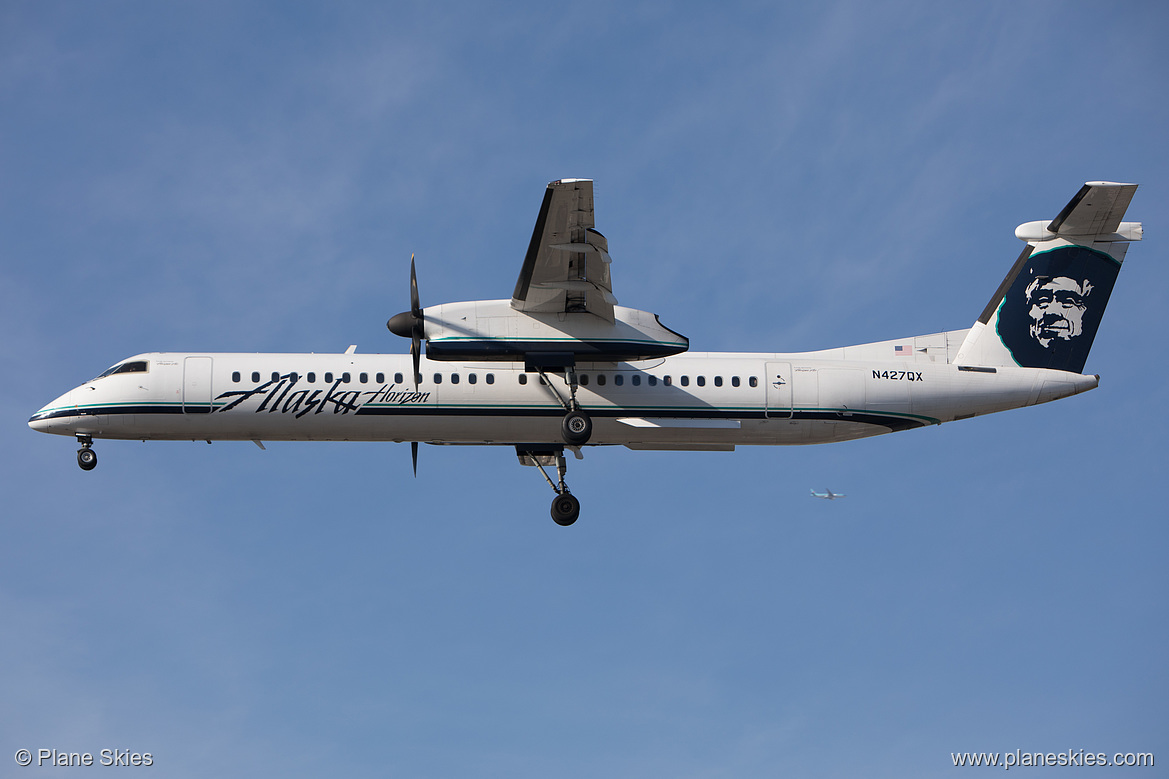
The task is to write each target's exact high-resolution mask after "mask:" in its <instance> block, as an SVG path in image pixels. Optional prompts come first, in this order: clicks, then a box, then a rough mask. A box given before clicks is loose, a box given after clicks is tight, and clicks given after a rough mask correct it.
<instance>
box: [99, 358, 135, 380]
mask: <svg viewBox="0 0 1169 779" xmlns="http://www.w3.org/2000/svg"><path fill="white" fill-rule="evenodd" d="M146 367H147V362H146V360H131V361H130V362H123V363H118V364H117V365H115V366H114V367H112V368H110V369H109V370H108V371H106V372H105V373H103V374H102V375H100V376H98V378H99V379H104V378H105V377H106V376H113V375H114V374H115V373H146Z"/></svg>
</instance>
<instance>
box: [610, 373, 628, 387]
mask: <svg viewBox="0 0 1169 779" xmlns="http://www.w3.org/2000/svg"><path fill="white" fill-rule="evenodd" d="M613 383H614V384H616V385H617V386H618V387H620V386H621V385H622V384H624V383H625V377H624V376H622V375H621V374H620V373H618V374H617V375H616V376H614V377H613Z"/></svg>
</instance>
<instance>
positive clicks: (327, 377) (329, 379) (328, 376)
mask: <svg viewBox="0 0 1169 779" xmlns="http://www.w3.org/2000/svg"><path fill="white" fill-rule="evenodd" d="M325 383H326V384H332V383H333V374H332V372H329V373H326V374H325Z"/></svg>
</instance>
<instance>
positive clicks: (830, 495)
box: [812, 487, 848, 500]
mask: <svg viewBox="0 0 1169 779" xmlns="http://www.w3.org/2000/svg"><path fill="white" fill-rule="evenodd" d="M812 497H813V498H823V499H824V500H836V499H837V498H847V497H848V496H847V495H845V494H844V493H843V492H833V491H832V490H830V489H828V488H827V487H825V488H824V491H823V492H816V491H815V490H812Z"/></svg>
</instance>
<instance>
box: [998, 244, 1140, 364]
mask: <svg viewBox="0 0 1169 779" xmlns="http://www.w3.org/2000/svg"><path fill="white" fill-rule="evenodd" d="M1119 271H1120V263H1119V262H1117V261H1116V260H1114V259H1112V258H1111V257H1109V256H1108V255H1106V254H1104V253H1102V252H1098V251H1095V250H1093V249H1089V248H1087V247H1084V246H1061V247H1058V248H1056V249H1052V250H1050V251H1045V252H1040V253H1037V254H1034V255H1032V256H1031V257H1030V258H1029V259H1028V260H1027V261H1026V265H1025V266H1024V267H1023V268H1021V269H1020V272H1019V273H1018V275H1017V276H1016V277H1015V278H1014V279H1013V280H1012V282H1011V286H1010V288H1009V289H1008V290H1007V293H1006V295H1005V296H1004V297H1003V301H1002V305H1001V306H1000V308H999V311H998V320H997V322H996V324H995V327H996V329H997V331H998V334H999V338H1001V339H1002V342H1003V345H1004V346H1006V347H1007V349H1009V350H1010V352H1011V356H1012V357H1013V358H1014V360H1015V362H1016V363H1018V364H1019V365H1022V366H1024V367H1027V368H1054V369H1056V370H1063V371H1073V372H1075V373H1079V372H1080V371H1082V370H1083V369H1084V363H1085V362H1086V361H1087V359H1088V350H1089V349H1091V348H1092V341H1093V340H1094V339H1095V337H1096V330H1097V329H1098V328H1099V327H1100V318H1101V317H1102V316H1103V314H1104V307H1105V306H1106V305H1107V304H1108V297H1109V295H1110V294H1111V293H1112V286H1113V284H1114V283H1115V282H1116V275H1117V273H1118V272H1119Z"/></svg>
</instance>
